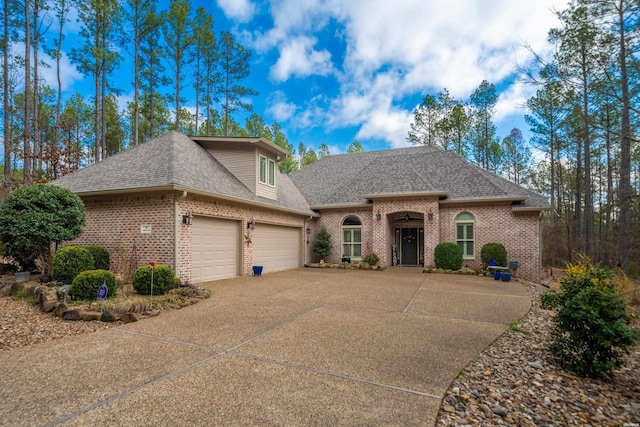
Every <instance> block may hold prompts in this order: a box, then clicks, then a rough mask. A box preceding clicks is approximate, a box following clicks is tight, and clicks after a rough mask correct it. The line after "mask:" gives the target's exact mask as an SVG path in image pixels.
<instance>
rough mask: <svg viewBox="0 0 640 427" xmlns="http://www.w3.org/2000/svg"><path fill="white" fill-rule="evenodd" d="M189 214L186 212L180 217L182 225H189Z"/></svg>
mask: <svg viewBox="0 0 640 427" xmlns="http://www.w3.org/2000/svg"><path fill="white" fill-rule="evenodd" d="M191 218H192V217H191V212H187V213H186V214H184V215H182V223H183V224H184V225H191Z"/></svg>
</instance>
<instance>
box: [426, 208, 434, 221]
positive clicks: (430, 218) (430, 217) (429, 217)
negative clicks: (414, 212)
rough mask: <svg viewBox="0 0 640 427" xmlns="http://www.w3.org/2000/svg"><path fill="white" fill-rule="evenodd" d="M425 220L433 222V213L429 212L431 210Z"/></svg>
mask: <svg viewBox="0 0 640 427" xmlns="http://www.w3.org/2000/svg"><path fill="white" fill-rule="evenodd" d="M427 218H428V219H429V221H433V212H431V209H429V213H428V214H427Z"/></svg>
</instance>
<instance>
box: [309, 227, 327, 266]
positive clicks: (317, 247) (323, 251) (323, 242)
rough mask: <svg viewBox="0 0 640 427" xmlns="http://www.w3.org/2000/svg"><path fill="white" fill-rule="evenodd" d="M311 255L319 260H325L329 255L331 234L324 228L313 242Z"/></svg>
mask: <svg viewBox="0 0 640 427" xmlns="http://www.w3.org/2000/svg"><path fill="white" fill-rule="evenodd" d="M313 253H314V254H315V255H316V256H317V257H318V258H320V259H325V258H326V257H328V256H329V254H331V234H329V232H328V231H327V229H326V228H325V227H322V228H321V229H320V231H318V234H317V235H316V239H315V240H314V241H313Z"/></svg>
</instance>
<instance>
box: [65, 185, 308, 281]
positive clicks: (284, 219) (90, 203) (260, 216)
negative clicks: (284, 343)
mask: <svg viewBox="0 0 640 427" xmlns="http://www.w3.org/2000/svg"><path fill="white" fill-rule="evenodd" d="M176 201H177V215H175V216H174V209H175V203H176ZM84 203H85V209H86V214H87V221H86V225H85V228H84V231H83V233H82V234H81V235H80V237H79V238H78V239H76V240H75V241H73V242H69V243H68V244H78V245H83V246H85V245H101V246H104V247H105V248H106V249H107V250H108V251H109V254H110V256H111V260H112V266H113V260H114V259H115V255H116V248H117V247H120V248H123V249H124V250H126V251H128V252H129V253H131V254H132V256H133V257H134V262H135V265H136V266H141V265H145V264H148V263H149V262H151V261H153V262H155V263H157V264H160V263H164V264H168V265H169V266H171V268H172V269H175V267H176V262H175V258H174V253H175V239H174V236H175V232H176V227H177V232H178V235H179V242H178V263H177V264H178V265H177V269H176V271H175V273H176V275H178V274H179V273H180V272H182V277H183V279H185V280H190V279H191V226H189V225H185V224H182V216H183V215H186V214H187V212H189V213H191V215H192V216H193V215H203V216H211V217H218V218H226V219H233V220H240V221H242V229H243V233H242V234H244V233H246V232H247V221H248V220H249V219H252V220H253V221H254V223H268V224H274V225H286V226H291V227H304V224H305V217H301V216H300V215H294V214H287V213H281V212H277V211H271V210H268V209H264V208H257V207H251V206H247V205H242V204H234V203H229V202H223V201H218V200H213V199H211V198H206V197H201V196H192V195H191V194H188V195H187V197H186V198H181V193H162V194H140V195H127V196H108V197H107V196H105V197H90V198H85V199H84ZM142 225H145V226H151V233H150V234H142V233H141V232H140V227H141V226H142ZM249 233H251V231H249ZM241 239H242V242H241V247H242V253H241V260H240V262H241V273H242V274H243V275H247V274H250V273H251V267H252V258H253V250H252V245H251V243H247V242H245V239H244V237H243V236H241Z"/></svg>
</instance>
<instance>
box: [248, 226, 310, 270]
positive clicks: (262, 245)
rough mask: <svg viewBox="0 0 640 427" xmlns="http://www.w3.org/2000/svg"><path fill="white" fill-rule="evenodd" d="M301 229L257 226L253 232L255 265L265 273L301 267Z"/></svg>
mask: <svg viewBox="0 0 640 427" xmlns="http://www.w3.org/2000/svg"><path fill="white" fill-rule="evenodd" d="M300 233H301V229H300V228H296V227H283V226H277V225H269V224H256V226H255V230H254V232H253V236H252V241H253V264H254V265H262V266H263V267H264V271H265V272H270V271H280V270H289V269H292V268H298V267H300V265H301V263H300V255H301V252H300V244H301V243H300V242H301V238H300V236H301V234H300Z"/></svg>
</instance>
